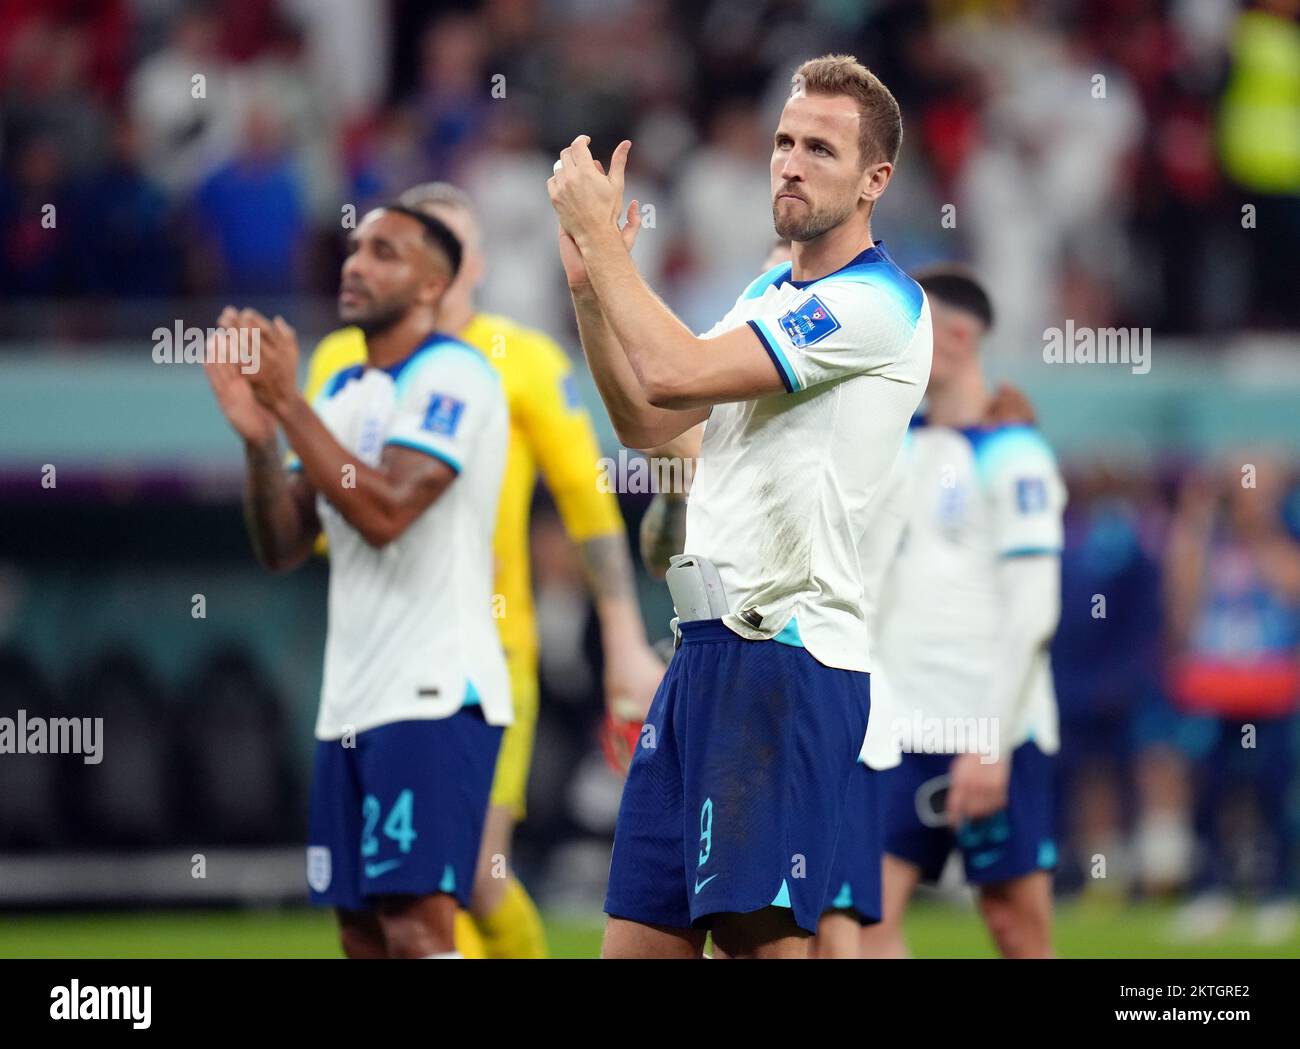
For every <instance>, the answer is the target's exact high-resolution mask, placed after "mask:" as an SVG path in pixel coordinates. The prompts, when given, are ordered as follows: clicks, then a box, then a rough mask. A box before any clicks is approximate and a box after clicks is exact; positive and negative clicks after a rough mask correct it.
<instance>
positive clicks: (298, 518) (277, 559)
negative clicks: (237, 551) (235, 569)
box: [244, 439, 320, 572]
mask: <svg viewBox="0 0 1300 1049" xmlns="http://www.w3.org/2000/svg"><path fill="white" fill-rule="evenodd" d="M244 462H245V466H246V471H245V480H244V524H245V525H246V526H247V528H248V535H249V537H250V538H251V539H252V541H253V552H254V553H256V554H257V559H258V561H260V562H261V563H262V565H263V566H264V567H265V568H268V569H270V570H271V571H272V572H287V571H289V570H290V569H292V568H297V567H298V566H299V565H300V564H302V563H303V561H305V560H306V559H307V557H308V556H309V555H310V554H311V550H312V546H313V544H314V543H315V542H316V536H317V535H318V534H319V533H320V521H319V520H317V518H316V493H315V491H314V490H313V489H312V487H311V485H310V484H308V483H307V481H306V480H305V479H304V478H303V477H301V476H299V475H297V474H296V473H291V472H290V471H287V470H285V468H284V467H283V466H281V465H280V447H279V443H278V442H277V441H275V440H274V439H272V440H270V441H264V442H260V443H255V442H253V441H248V442H246V443H245V445H244Z"/></svg>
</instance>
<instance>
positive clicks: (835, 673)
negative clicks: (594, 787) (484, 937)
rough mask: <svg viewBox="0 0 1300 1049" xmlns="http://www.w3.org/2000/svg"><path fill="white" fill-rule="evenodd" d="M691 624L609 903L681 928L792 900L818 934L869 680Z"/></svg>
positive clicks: (616, 862) (617, 859) (635, 785)
mask: <svg viewBox="0 0 1300 1049" xmlns="http://www.w3.org/2000/svg"><path fill="white" fill-rule="evenodd" d="M681 633H682V642H681V645H680V646H679V647H678V649H677V651H676V652H675V653H673V658H672V662H671V663H670V664H669V666H668V672H667V673H666V674H665V675H664V679H663V682H662V683H661V684H660V686H659V691H658V692H657V693H655V698H654V702H653V703H652V704H651V706H650V712H649V714H648V715H647V718H646V727H645V728H643V729H642V734H641V744H640V746H638V747H637V751H636V754H635V755H634V756H633V758H632V764H631V767H630V768H629V769H628V776H627V784H626V785H625V786H624V788H623V801H622V804H621V805H620V806H619V813H618V824H617V827H616V828H615V833H614V854H613V857H612V859H611V861H610V870H609V891H608V894H607V896H606V898H605V910H606V912H608V913H609V914H610V915H612V916H613V917H617V918H626V919H629V920H631V921H637V922H641V923H643V924H647V925H667V926H670V927H673V928H679V929H685V928H690V927H692V926H697V927H707V926H708V925H709V924H710V922H709V918H710V916H712V915H715V914H723V913H738V914H747V913H749V912H751V911H757V910H761V909H762V908H764V907H769V906H784V907H789V908H790V909H791V911H792V912H793V915H794V920H795V921H796V922H797V923H798V925H799V926H800V927H801V928H803V929H806V930H808V931H809V932H815V931H816V928H817V919H818V918H819V916H820V915H821V912H822V908H823V906H824V904H825V901H826V891H827V885H828V883H829V880H830V876H831V863H832V860H833V858H834V853H835V841H836V838H837V837H838V834H839V828H840V821H841V819H842V817H843V813H844V804H845V799H846V796H847V794H848V792H849V786H850V777H851V776H852V775H854V773H855V765H856V763H857V757H858V751H859V750H860V749H861V747H862V739H863V736H864V734H865V733H866V729H867V717H868V714H869V713H870V709H871V690H870V679H869V678H868V676H867V675H866V674H863V673H856V672H854V671H849V670H836V669H834V668H832V667H827V666H824V665H822V664H821V663H819V662H817V660H816V659H814V658H813V657H812V656H811V655H809V653H808V652H807V650H805V649H803V648H799V647H794V646H791V645H786V644H782V643H781V642H778V641H747V640H745V639H744V638H741V637H739V636H738V635H736V634H734V633H733V632H732V631H731V630H729V629H728V628H727V627H726V626H725V625H723V623H722V622H721V621H720V620H716V619H715V620H701V621H697V622H690V623H683V624H682V625H681Z"/></svg>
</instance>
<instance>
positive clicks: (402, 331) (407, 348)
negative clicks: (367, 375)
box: [366, 311, 434, 368]
mask: <svg viewBox="0 0 1300 1049" xmlns="http://www.w3.org/2000/svg"><path fill="white" fill-rule="evenodd" d="M433 331H434V328H433V325H432V324H431V323H430V320H429V317H428V315H427V314H425V313H424V312H423V311H419V312H416V311H413V312H412V313H411V314H408V315H407V316H406V317H403V318H402V319H401V320H400V321H398V322H397V323H396V324H394V325H392V326H391V327H389V328H385V329H384V330H383V331H378V332H374V333H372V334H369V335H367V336H366V361H367V363H369V365H370V366H371V367H372V368H391V367H392V366H393V365H394V364H398V363H400V362H401V361H404V360H406V358H407V357H409V356H411V354H413V353H414V352H415V351H416V350H417V349H419V347H420V344H421V343H422V342H424V341H425V340H426V339H428V338H429V336H430V335H432V334H433Z"/></svg>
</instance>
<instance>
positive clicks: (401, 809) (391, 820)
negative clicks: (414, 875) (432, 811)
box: [361, 789, 418, 857]
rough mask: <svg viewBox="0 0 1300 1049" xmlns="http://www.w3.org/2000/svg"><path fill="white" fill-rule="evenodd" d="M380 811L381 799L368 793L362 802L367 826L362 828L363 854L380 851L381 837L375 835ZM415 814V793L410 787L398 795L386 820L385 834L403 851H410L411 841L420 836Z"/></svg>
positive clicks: (362, 814)
mask: <svg viewBox="0 0 1300 1049" xmlns="http://www.w3.org/2000/svg"><path fill="white" fill-rule="evenodd" d="M380 813H381V807H380V804H379V799H378V798H377V797H375V796H374V795H373V794H367V795H366V796H365V800H364V801H362V803H361V817H362V819H364V820H365V826H364V827H363V828H362V830H361V855H362V856H365V857H370V856H374V855H375V854H376V853H378V852H379V839H378V838H377V837H375V826H376V825H377V824H378V823H379V817H380ZM414 814H415V794H414V793H412V792H411V791H410V790H409V789H408V790H404V791H402V792H401V793H400V794H398V795H397V800H396V801H395V802H393V807H392V808H391V809H389V810H388V818H387V819H386V820H384V827H383V830H384V836H385V837H387V838H391V839H392V840H393V841H395V842H397V847H398V848H399V849H401V850H402V852H410V851H411V842H413V841H414V840H415V839H416V838H417V837H418V835H417V834H416V832H415V826H414Z"/></svg>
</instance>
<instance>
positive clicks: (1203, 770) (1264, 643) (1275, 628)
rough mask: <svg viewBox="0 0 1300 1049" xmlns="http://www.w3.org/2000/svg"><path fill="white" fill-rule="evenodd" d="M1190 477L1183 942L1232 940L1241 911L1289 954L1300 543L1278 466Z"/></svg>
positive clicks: (1179, 536)
mask: <svg viewBox="0 0 1300 1049" xmlns="http://www.w3.org/2000/svg"><path fill="white" fill-rule="evenodd" d="M1240 458H1241V462H1242V463H1244V464H1246V465H1240V464H1237V463H1230V464H1225V465H1224V466H1223V467H1221V468H1220V469H1219V470H1217V471H1213V472H1211V471H1206V472H1205V473H1204V474H1202V475H1200V476H1196V475H1193V476H1192V477H1190V478H1189V479H1188V480H1187V481H1186V482H1185V483H1184V485H1183V488H1182V492H1181V498H1180V500H1179V505H1178V512H1177V514H1176V516H1175V518H1174V522H1173V526H1172V527H1171V529H1170V533H1169V545H1170V551H1169V554H1170V571H1169V574H1168V575H1167V576H1166V602H1167V615H1166V624H1167V630H1168V635H1169V645H1170V650H1171V656H1172V659H1173V663H1172V667H1171V674H1170V682H1169V688H1170V693H1171V699H1172V700H1173V704H1174V707H1175V710H1176V711H1177V712H1178V714H1179V715H1181V717H1182V720H1183V725H1182V726H1181V728H1182V731H1181V732H1179V733H1178V736H1179V737H1180V738H1181V740H1182V742H1183V748H1182V749H1183V750H1184V751H1185V753H1186V756H1187V758H1188V759H1189V760H1190V765H1191V767H1190V769H1189V773H1188V775H1189V780H1190V785H1191V796H1192V811H1193V815H1194V827H1195V834H1196V841H1197V848H1196V855H1195V857H1194V860H1193V877H1192V890H1193V892H1194V893H1195V894H1196V895H1195V897H1194V898H1193V899H1192V900H1191V901H1190V902H1189V903H1188V904H1187V905H1186V906H1185V907H1184V908H1183V910H1182V911H1181V913H1180V914H1179V916H1178V919H1177V921H1176V924H1175V928H1174V933H1175V935H1176V937H1177V938H1178V939H1180V940H1184V941H1187V940H1198V939H1203V938H1206V937H1210V936H1214V935H1218V934H1220V933H1222V932H1223V931H1224V928H1225V927H1226V925H1227V924H1228V922H1229V920H1230V919H1231V918H1232V916H1233V911H1234V901H1235V900H1236V899H1238V898H1240V897H1242V896H1245V895H1251V896H1253V897H1254V898H1255V899H1256V900H1257V901H1258V904H1259V906H1258V907H1257V909H1256V911H1255V914H1254V922H1253V926H1254V927H1253V936H1254V939H1255V941H1256V942H1258V943H1263V944H1277V943H1283V942H1285V941H1286V940H1287V939H1288V938H1290V937H1291V936H1292V935H1293V934H1294V932H1295V928H1296V924H1297V916H1298V914H1297V906H1296V901H1295V893H1296V887H1297V886H1296V876H1295V857H1294V856H1293V855H1292V842H1293V835H1292V833H1291V830H1290V826H1289V820H1290V819H1291V814H1290V805H1289V799H1290V798H1291V797H1292V796H1293V791H1294V788H1295V751H1294V747H1293V745H1292V744H1293V741H1294V740H1295V733H1296V710H1297V704H1300V672H1298V671H1297V665H1296V658H1295V655H1296V651H1297V648H1300V611H1298V610H1300V544H1297V542H1296V541H1295V539H1293V538H1292V537H1291V536H1290V535H1288V534H1287V530H1286V528H1285V525H1284V522H1283V517H1282V498H1283V496H1284V494H1285V490H1284V489H1283V487H1282V485H1281V483H1280V482H1281V480H1282V478H1283V477H1284V476H1285V475H1284V474H1283V472H1282V469H1281V466H1280V464H1279V463H1278V462H1277V461H1276V459H1274V458H1273V457H1271V456H1268V455H1259V454H1249V455H1242V456H1241V457H1240Z"/></svg>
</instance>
